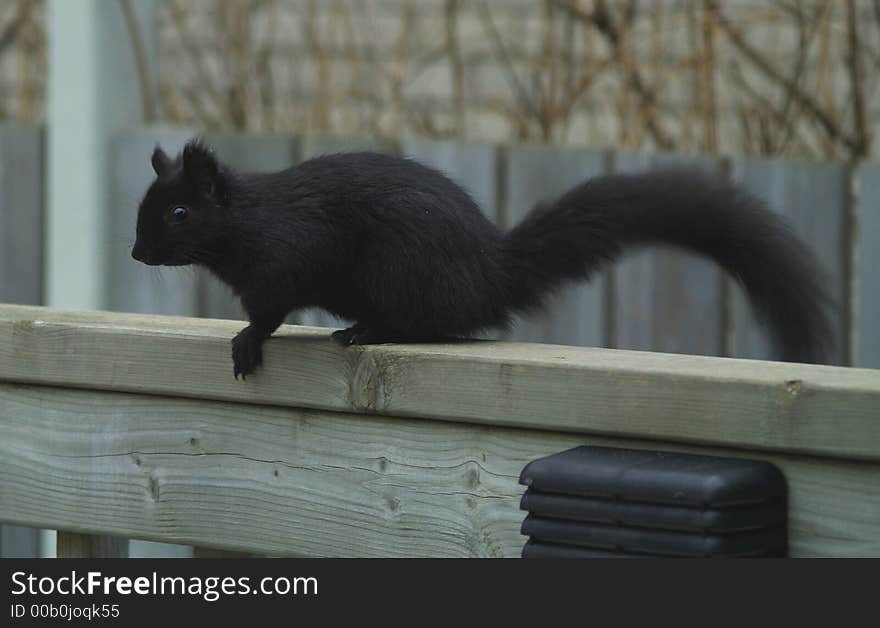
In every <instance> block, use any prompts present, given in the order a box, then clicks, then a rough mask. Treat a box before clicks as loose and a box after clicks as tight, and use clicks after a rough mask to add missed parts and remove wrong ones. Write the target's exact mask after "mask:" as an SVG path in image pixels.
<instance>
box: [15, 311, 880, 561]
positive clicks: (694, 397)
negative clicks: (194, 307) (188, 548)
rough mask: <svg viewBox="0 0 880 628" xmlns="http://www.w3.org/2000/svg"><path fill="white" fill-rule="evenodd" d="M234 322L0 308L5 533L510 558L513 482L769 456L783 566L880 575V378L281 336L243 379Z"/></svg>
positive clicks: (82, 546) (639, 357) (71, 539)
mask: <svg viewBox="0 0 880 628" xmlns="http://www.w3.org/2000/svg"><path fill="white" fill-rule="evenodd" d="M238 327H239V325H238V323H235V322H231V321H217V320H205V319H193V318H172V317H155V316H144V315H131V314H118V313H99V312H65V311H59V310H53V309H47V308H35V307H22V306H2V307H0V521H3V522H7V523H14V524H24V525H32V526H39V527H54V528H57V529H59V530H62V531H65V532H63V533H61V534H60V536H59V553H60V554H61V555H82V554H86V555H95V554H104V555H106V554H114V555H119V554H120V553H124V551H125V543H124V541H119V540H117V541H112V540H110V539H107V538H104V537H106V536H111V537H117V539H126V538H141V539H151V540H157V541H165V542H171V543H185V544H192V545H195V546H197V547H199V548H214V549H219V550H231V551H238V552H247V553H256V554H268V555H297V556H517V555H518V553H519V552H520V550H521V548H522V545H523V543H524V541H525V539H524V538H523V537H522V536H521V535H520V534H519V526H520V523H521V522H522V519H523V515H524V513H523V512H521V511H520V510H519V509H518V503H519V498H520V495H521V494H522V490H523V488H522V487H521V486H519V485H518V483H517V478H518V474H519V472H520V470H521V469H522V467H523V466H524V465H525V464H526V463H528V462H529V461H531V460H533V459H535V458H537V457H540V456H544V455H547V454H550V453H553V452H557V451H561V450H564V449H567V448H569V447H572V446H574V445H578V444H584V443H588V444H602V445H612V446H624V447H650V448H661V449H670V450H683V451H697V452H703V453H717V454H722V455H733V456H740V457H756V458H762V459H767V460H770V461H772V462H774V463H776V464H777V465H779V467H780V468H781V469H782V470H783V472H784V473H785V475H786V477H787V480H788V484H789V490H790V537H791V552H792V554H793V555H795V556H880V493H878V491H877V486H880V421H878V420H877V419H878V414H877V408H878V407H880V373H878V372H877V371H874V370H868V369H855V368H840V367H831V366H810V365H799V364H784V363H777V362H761V361H749V360H730V359H719V358H709V357H702V356H687V355H672V354H661V353H645V352H632V351H620V350H609V349H590V348H578V347H565V346H554V345H540V344H519V343H509V342H478V343H471V344H455V345H440V344H437V345H402V346H395V345H385V346H373V347H354V348H349V349H341V348H339V347H337V346H336V345H335V344H334V343H332V342H331V341H330V340H329V338H328V332H327V330H326V329H321V328H307V327H292V326H285V327H283V328H282V329H281V330H280V332H279V334H278V335H277V337H273V338H272V339H270V340H269V341H268V343H267V346H266V368H265V369H264V370H263V371H261V372H260V373H259V374H258V375H257V376H255V377H253V378H248V380H247V381H246V382H241V381H235V380H233V378H232V373H231V365H230V357H229V339H230V337H231V336H232V335H233V334H234V333H235V332H236V331H237V330H238ZM68 532H70V533H73V534H67V533H68ZM208 553H209V552H208V550H204V549H203V550H199V551H198V552H197V555H205V554H208Z"/></svg>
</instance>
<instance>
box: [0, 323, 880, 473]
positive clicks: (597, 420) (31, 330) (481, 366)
mask: <svg viewBox="0 0 880 628" xmlns="http://www.w3.org/2000/svg"><path fill="white" fill-rule="evenodd" d="M239 325H240V323H236V322H233V321H212V320H204V319H185V318H173V317H152V316H139V315H131V314H108V313H100V312H64V311H58V310H52V309H48V308H34V307H26V306H2V307H0V380H2V381H7V382H21V383H36V384H47V385H55V386H72V387H80V388H89V389H102V390H117V391H128V392H139V393H145V394H161V395H171V396H185V397H196V398H200V399H220V400H228V401H241V402H249V403H256V404H272V405H284V406H292V407H304V408H316V409H326V410H339V411H346V412H358V413H368V414H385V415H396V416H408V417H424V418H435V419H441V420H453V421H463V422H469V423H482V424H488V425H509V426H518V427H530V428H538V429H545V430H564V431H575V432H580V433H589V434H595V435H627V436H629V437H633V438H657V439H667V440H674V441H681V442H701V443H705V444H716V445H729V446H735V447H743V448H754V449H769V450H779V451H789V452H811V453H815V454H821V455H834V456H842V457H845V458H865V459H874V460H878V459H880V421H878V420H877V419H878V416H880V415H878V410H877V408H878V407H880V371H876V370H869V369H851V368H841V367H829V366H815V365H805V364H789V363H779V362H763V361H750V360H733V359H721V358H708V357H702V356H686V355H672V354H659V353H642V352H634V351H619V350H611V349H588V348H576V347H561V346H553V345H533V344H517V343H504V342H475V343H460V344H449V345H444V344H433V345H378V346H369V347H356V348H350V349H341V348H339V347H337V346H335V344H334V343H332V342H330V340H329V338H328V336H327V331H326V330H321V329H315V328H301V327H292V326H284V327H282V328H281V329H280V330H279V332H278V334H277V336H275V337H273V338H272V339H270V340H269V341H268V342H267V343H266V351H265V366H264V368H263V369H262V370H261V371H260V372H259V373H257V374H256V375H254V376H253V377H249V378H248V379H247V381H245V382H242V381H235V380H234V379H233V378H232V367H231V361H230V344H229V342H230V339H231V338H232V337H233V335H234V334H235V333H236V332H237V331H238V328H239Z"/></svg>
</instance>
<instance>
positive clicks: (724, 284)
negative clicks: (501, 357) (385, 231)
mask: <svg viewBox="0 0 880 628" xmlns="http://www.w3.org/2000/svg"><path fill="white" fill-rule="evenodd" d="M194 134H195V131H194V130H191V129H179V128H174V129H172V128H141V129H132V130H129V131H126V132H124V133H121V134H118V135H117V136H116V137H115V138H114V139H113V141H112V146H111V153H112V159H111V160H110V170H109V171H108V173H107V194H108V198H109V199H110V202H109V203H108V212H107V213H108V215H107V219H106V222H105V226H106V230H105V237H104V239H103V259H104V260H105V268H106V269H107V271H106V285H105V291H104V292H105V307H106V308H107V309H111V310H118V311H129V312H140V313H160V314H178V315H186V316H209V317H216V318H235V319H237V318H241V312H240V310H239V308H238V305H237V304H236V303H235V300H234V299H233V298H232V296H231V295H230V293H229V291H228V290H227V289H226V288H225V287H224V286H222V285H219V284H218V283H217V282H216V281H214V280H213V279H212V278H211V277H209V276H207V275H205V274H202V273H199V272H197V271H191V270H180V269H163V270H156V269H151V268H146V267H143V266H141V265H138V264H135V263H134V262H132V261H131V259H130V257H129V251H130V245H131V243H132V241H133V238H134V220H135V212H136V206H137V202H138V201H139V200H140V197H141V195H142V193H143V191H144V189H145V188H146V186H147V185H148V184H149V182H150V180H151V179H152V174H151V170H150V167H149V163H148V157H149V154H150V151H151V150H152V148H153V146H154V145H155V143H156V142H159V143H161V144H162V145H163V146H164V147H165V148H166V149H167V150H169V151H173V150H176V149H177V148H179V147H180V146H181V145H182V144H183V142H185V141H186V139H188V138H189V137H191V136H192V135H194ZM207 140H208V141H209V142H210V143H211V144H212V145H213V146H215V147H216V149H217V151H218V153H219V155H220V157H221V158H223V159H224V160H227V161H229V162H230V163H232V164H233V165H235V166H238V167H240V168H245V169H255V170H262V169H272V168H281V167H285V166H287V165H289V164H291V163H295V162H297V161H299V160H301V159H304V158H306V157H309V156H312V155H316V154H320V153H327V152H335V151H340V150H349V149H361V148H374V149H380V150H396V151H398V152H403V153H405V154H408V155H412V156H414V157H416V158H417V159H419V160H421V161H424V162H426V163H429V164H433V165H435V166H437V167H439V168H441V169H443V170H444V171H446V172H447V173H448V174H450V175H451V176H452V177H453V178H455V179H456V180H458V181H460V182H461V183H463V184H464V185H465V186H466V187H467V188H468V189H469V190H470V191H471V192H472V194H473V195H474V196H475V198H476V199H477V200H478V201H479V202H480V204H481V206H482V207H483V208H484V210H485V211H486V213H487V215H489V216H490V217H491V218H492V219H493V220H495V221H496V222H498V223H499V224H500V225H502V226H507V225H511V224H513V223H515V222H516V220H518V219H519V218H520V217H521V216H522V215H523V214H524V212H525V211H527V210H528V208H529V207H530V206H531V205H532V203H534V202H535V201H537V200H539V199H541V198H545V197H548V196H553V195H556V194H558V193H559V192H561V191H562V190H564V189H565V188H566V187H568V186H570V185H573V184H574V183H576V182H577V181H580V180H582V179H584V178H586V177H589V176H591V175H595V174H600V173H606V172H621V171H633V170H641V169H645V168H649V167H651V166H652V165H654V164H656V163H659V162H668V161H670V160H676V161H686V162H688V163H692V164H694V165H696V166H699V167H702V168H707V169H714V170H718V171H721V172H724V173H727V174H728V175H729V176H732V177H734V178H736V179H738V180H740V181H742V182H743V184H744V185H746V186H747V187H749V188H750V189H751V190H753V191H754V192H755V193H757V194H759V195H761V196H763V197H765V198H766V199H767V200H768V201H769V202H770V204H771V205H772V206H773V207H774V208H775V209H776V210H777V211H780V212H782V213H783V214H784V215H785V216H786V217H787V218H788V219H789V220H790V222H791V223H792V224H793V225H794V227H795V229H796V230H797V231H798V233H800V234H801V235H802V236H803V237H804V238H805V239H806V240H807V241H808V242H809V243H810V244H811V245H812V246H813V248H814V249H815V250H816V251H817V253H818V254H819V256H820V258H821V260H822V263H823V264H824V265H825V267H826V269H827V270H828V273H829V285H833V286H835V291H836V297H837V298H838V301H839V309H838V317H837V323H836V328H837V333H838V337H839V340H840V342H839V347H840V351H839V354H838V355H837V356H836V362H837V363H838V364H844V365H858V366H864V367H873V368H878V367H880V326H878V325H877V324H876V321H877V320H880V292H878V290H877V289H876V286H877V280H876V279H875V273H876V270H875V269H876V268H878V267H880V247H877V246H876V244H875V243H876V242H877V241H878V238H880V164H876V163H866V164H860V165H848V164H841V163H822V164H820V163H812V162H803V161H796V160H761V159H748V160H745V159H743V160H736V159H714V158H698V157H683V156H673V155H654V156H650V155H635V154H625V153H616V152H613V151H595V150H570V149H557V148H549V147H539V146H516V147H505V146H492V145H486V144H467V143H460V142H437V141H427V140H405V141H403V142H402V143H401V145H400V146H397V147H395V148H393V149H392V148H391V147H387V146H379V145H376V144H374V143H371V142H369V141H365V140H350V139H341V138H330V137H316V136H311V137H298V138H297V137H280V136H271V137H269V136H266V137H259V136H251V135H248V136H243V135H231V134H208V136H207ZM42 154H43V134H42V132H41V131H40V130H39V129H36V128H27V127H19V126H0V301H6V302H15V303H29V304H37V303H40V302H41V298H42V296H41V295H42V293H43V283H44V280H45V277H44V276H43V275H44V273H43V270H42V268H43V258H44V252H43V250H42V243H43V242H44V237H43V234H44V232H45V231H46V230H49V229H52V225H51V224H50V225H45V226H44V221H43V174H44V167H43V158H42ZM70 246H71V248H73V247H75V246H77V243H76V242H71V243H70ZM291 322H303V323H307V324H312V325H324V326H326V325H336V324H337V322H336V321H334V320H333V319H332V318H331V317H329V316H328V315H326V314H324V313H321V312H318V311H311V312H305V313H302V314H300V315H299V316H296V317H292V318H291ZM507 337H508V338H510V339H513V340H522V341H536V342H552V343H560V344H569V345H588V346H599V347H602V346H604V347H621V348H629V349H646V350H656V351H669V352H685V353H697V354H707V355H735V356H741V357H758V358H764V357H768V354H767V349H766V344H765V342H764V339H763V337H762V336H761V334H760V333H759V332H758V330H757V327H756V325H755V323H754V321H753V319H752V318H751V313H750V312H749V311H748V308H747V307H746V306H745V303H744V301H743V299H742V298H741V295H740V294H739V292H738V288H736V287H735V286H733V285H731V283H730V282H729V281H728V280H726V279H725V278H724V277H723V276H722V275H721V273H720V272H719V271H718V270H717V269H716V268H715V267H713V266H712V265H711V264H708V263H707V262H705V261H703V260H700V259H697V258H693V257H691V256H688V255H685V254H682V253H679V252H676V251H671V250H652V251H645V252H643V253H640V254H638V255H634V256H632V257H630V258H627V259H626V260H624V261H623V262H622V263H621V264H619V265H618V266H616V267H615V268H613V269H611V270H610V271H609V272H607V273H606V274H605V276H603V277H600V278H599V279H598V280H597V281H595V282H594V283H593V284H592V285H590V286H577V287H574V288H572V289H570V290H568V291H566V292H564V293H562V294H561V295H560V296H559V298H558V299H557V300H556V301H554V302H553V304H552V305H551V307H550V308H548V310H547V312H546V313H545V314H543V315H540V316H537V317H533V318H531V319H529V320H524V321H518V322H517V324H516V326H515V327H514V329H513V330H512V332H511V334H510V335H509V336H507ZM35 539H36V537H35V536H34V534H33V533H32V532H29V531H26V530H21V529H11V528H9V527H4V528H2V535H0V553H2V555H9V554H18V553H22V554H33V548H34V547H35V544H36V540H35Z"/></svg>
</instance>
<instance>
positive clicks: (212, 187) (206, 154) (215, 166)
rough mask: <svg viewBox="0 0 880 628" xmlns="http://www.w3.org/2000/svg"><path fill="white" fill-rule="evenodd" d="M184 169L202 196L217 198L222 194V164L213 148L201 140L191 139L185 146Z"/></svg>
mask: <svg viewBox="0 0 880 628" xmlns="http://www.w3.org/2000/svg"><path fill="white" fill-rule="evenodd" d="M183 171H184V173H185V174H186V177H187V178H188V179H189V180H190V181H191V182H192V183H193V184H195V186H196V189H198V191H199V194H201V195H202V196H205V197H209V198H215V199H216V198H219V197H220V196H221V195H222V192H223V189H222V188H223V173H222V172H221V171H220V164H219V163H218V162H217V158H216V157H214V153H212V152H211V149H210V148H208V147H207V146H205V145H204V144H203V143H202V142H200V141H199V140H191V141H189V142H187V144H186V146H184V148H183Z"/></svg>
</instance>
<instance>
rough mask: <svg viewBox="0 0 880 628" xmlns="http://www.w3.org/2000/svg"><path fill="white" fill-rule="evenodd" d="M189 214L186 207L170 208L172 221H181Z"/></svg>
mask: <svg viewBox="0 0 880 628" xmlns="http://www.w3.org/2000/svg"><path fill="white" fill-rule="evenodd" d="M187 216H189V210H188V209H187V208H186V207H175V208H174V209H172V210H171V220H172V221H173V222H183V221H184V220H186V218H187Z"/></svg>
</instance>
